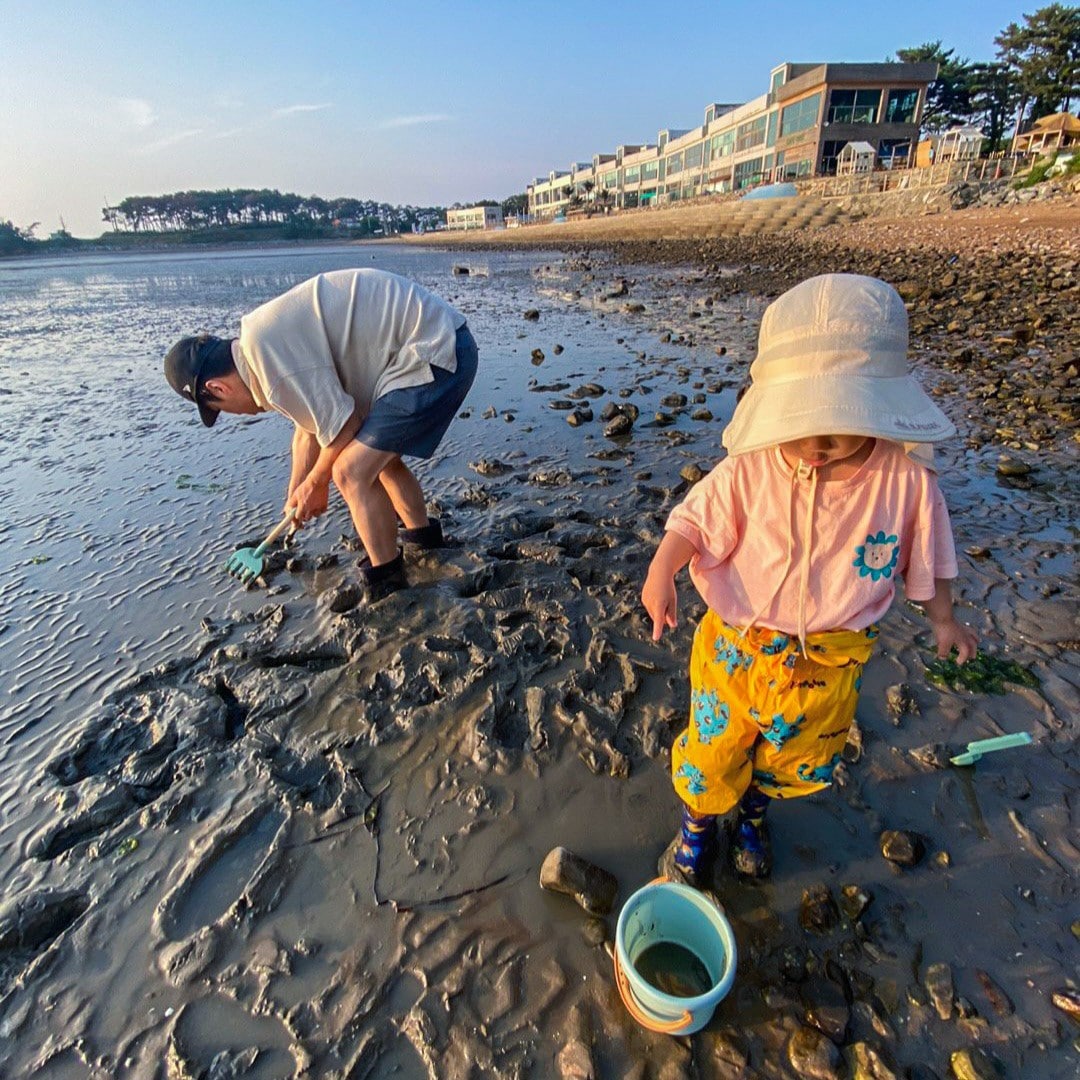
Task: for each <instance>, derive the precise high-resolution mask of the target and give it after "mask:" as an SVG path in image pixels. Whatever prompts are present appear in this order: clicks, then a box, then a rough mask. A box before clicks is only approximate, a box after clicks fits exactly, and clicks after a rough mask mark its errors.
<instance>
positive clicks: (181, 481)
mask: <svg viewBox="0 0 1080 1080" xmlns="http://www.w3.org/2000/svg"><path fill="white" fill-rule="evenodd" d="M176 486H177V487H178V488H179V489H180V490H181V491H207V492H209V493H210V494H214V493H216V492H218V491H224V490H225V485H224V484H213V483H210V484H199V483H196V481H195V479H194V478H193V477H192V475H191V473H180V475H179V476H177V478H176Z"/></svg>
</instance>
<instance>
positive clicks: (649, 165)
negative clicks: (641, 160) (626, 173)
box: [641, 161, 660, 180]
mask: <svg viewBox="0 0 1080 1080" xmlns="http://www.w3.org/2000/svg"><path fill="white" fill-rule="evenodd" d="M659 172H660V164H659V162H656V161H647V162H645V164H644V165H642V166H641V179H642V180H655V179H656V177H657V175H658V174H659Z"/></svg>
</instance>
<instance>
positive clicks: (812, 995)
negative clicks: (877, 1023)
mask: <svg viewBox="0 0 1080 1080" xmlns="http://www.w3.org/2000/svg"><path fill="white" fill-rule="evenodd" d="M800 993H801V995H802V999H803V1003H804V1004H805V1006H806V1022H807V1023H808V1024H809V1025H810V1026H811V1027H815V1028H817V1029H818V1031H820V1032H821V1033H822V1034H823V1035H828V1037H829V1038H830V1039H832V1041H833V1042H834V1043H836V1044H837V1046H841V1045H843V1043H844V1040H845V1038H846V1037H847V1029H848V1024H849V1023H850V1022H851V1009H850V1007H849V1006H848V1002H847V998H846V997H845V996H844V991H843V988H842V987H840V986H839V985H838V984H837V983H835V982H833V981H832V979H826V978H822V977H821V976H816V977H815V978H812V979H810V980H809V981H808V982H806V983H805V984H804V985H803V986H802V988H801V990H800Z"/></svg>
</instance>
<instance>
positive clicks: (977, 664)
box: [926, 650, 1039, 694]
mask: <svg viewBox="0 0 1080 1080" xmlns="http://www.w3.org/2000/svg"><path fill="white" fill-rule="evenodd" d="M954 656H955V650H954V651H953V654H952V655H951V656H949V657H948V658H947V659H945V660H934V661H932V662H931V663H929V664H927V665H926V678H927V680H928V681H929V682H931V683H933V684H934V686H941V687H944V688H945V689H947V690H970V691H972V693H976V694H1004V693H1005V684H1006V683H1012V684H1013V685H1014V686H1038V685H1039V677H1038V675H1036V674H1035V673H1034V672H1033V671H1032V670H1031V669H1030V668H1026V667H1024V666H1023V665H1022V664H1018V663H1017V662H1016V661H1015V660H1003V659H1002V658H1001V657H999V656H987V655H986V654H985V653H976V654H975V656H974V658H973V659H971V660H969V661H968V662H967V663H966V664H958V663H957V662H956V661H955V660H954V659H953V657H954Z"/></svg>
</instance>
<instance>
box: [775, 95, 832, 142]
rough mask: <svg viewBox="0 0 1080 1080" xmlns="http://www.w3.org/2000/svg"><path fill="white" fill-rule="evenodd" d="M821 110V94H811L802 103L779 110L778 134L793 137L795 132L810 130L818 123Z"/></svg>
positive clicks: (798, 102)
mask: <svg viewBox="0 0 1080 1080" xmlns="http://www.w3.org/2000/svg"><path fill="white" fill-rule="evenodd" d="M834 93H835V91H834ZM820 108H821V94H820V92H819V93H817V94H811V95H810V97H808V98H803V99H802V101H796V102H795V104H794V105H788V106H787V108H785V109H781V110H780V134H781V135H794V134H795V132H797V131H805V130H806V129H807V128H812V127H813V126H814V125H815V124H816V123H817V122H818V110H819V109H820Z"/></svg>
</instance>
